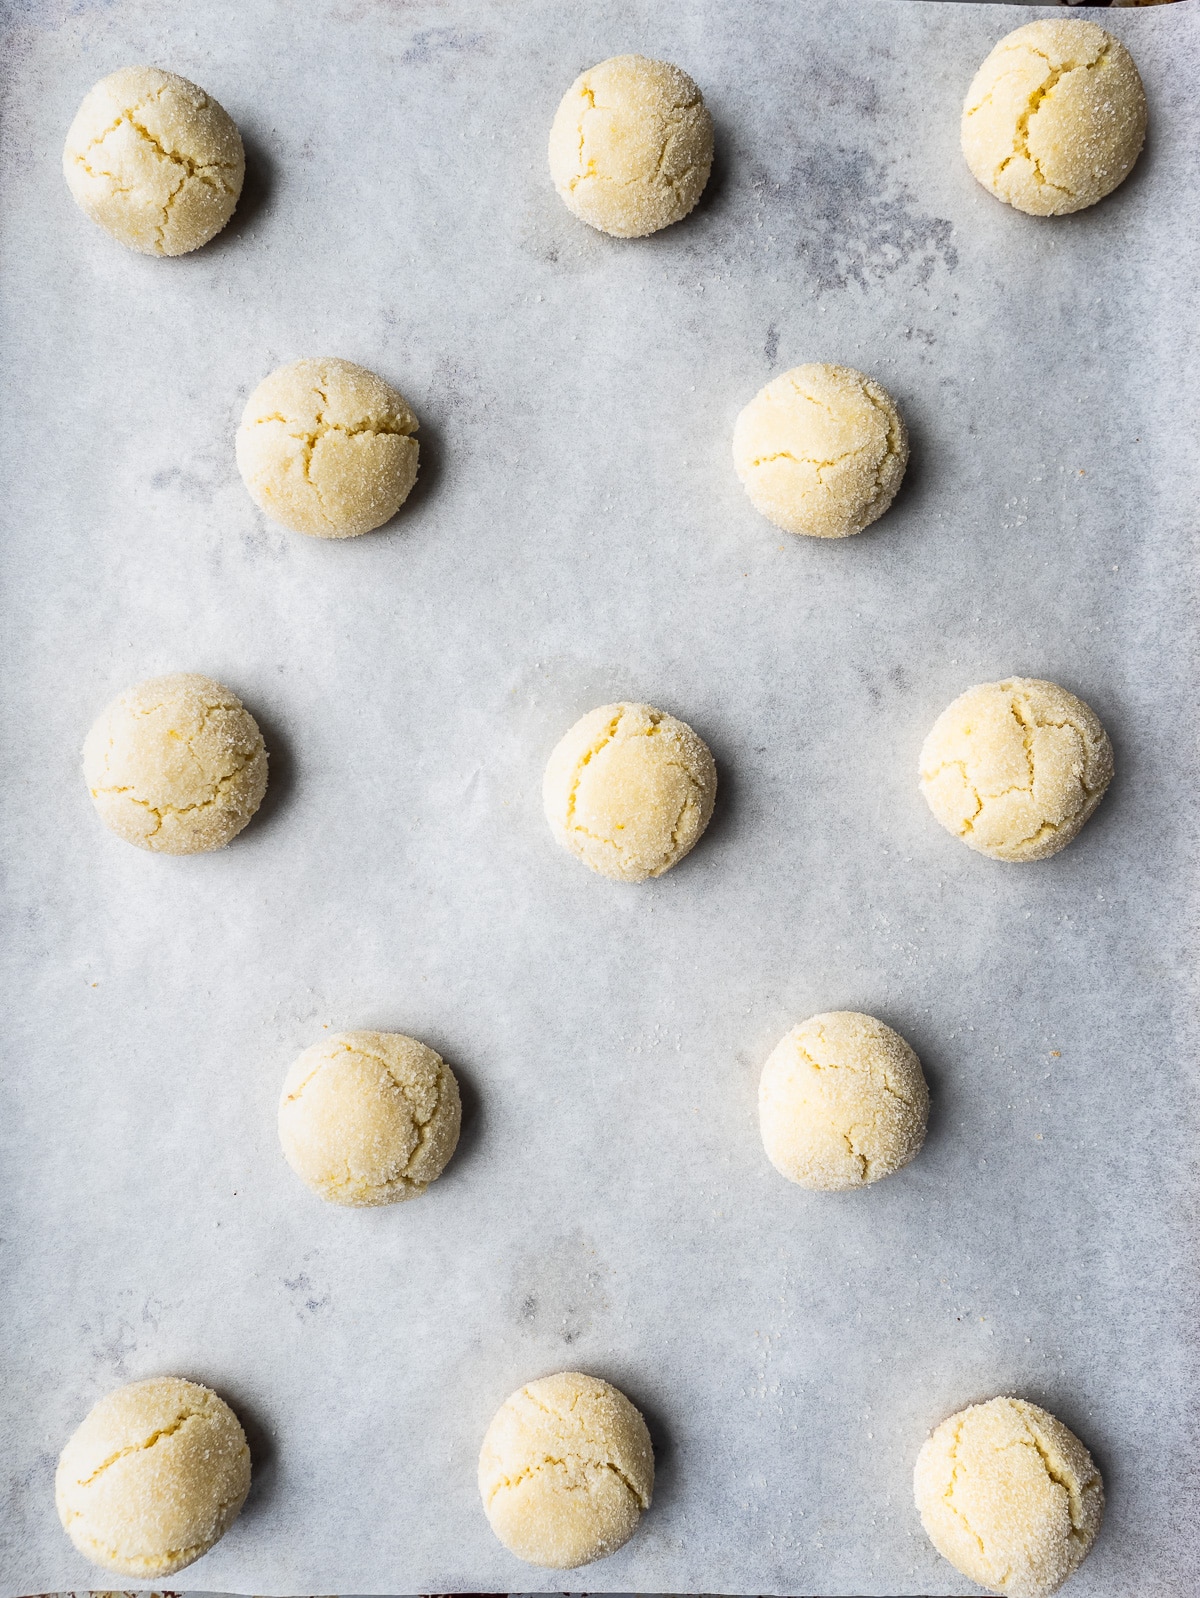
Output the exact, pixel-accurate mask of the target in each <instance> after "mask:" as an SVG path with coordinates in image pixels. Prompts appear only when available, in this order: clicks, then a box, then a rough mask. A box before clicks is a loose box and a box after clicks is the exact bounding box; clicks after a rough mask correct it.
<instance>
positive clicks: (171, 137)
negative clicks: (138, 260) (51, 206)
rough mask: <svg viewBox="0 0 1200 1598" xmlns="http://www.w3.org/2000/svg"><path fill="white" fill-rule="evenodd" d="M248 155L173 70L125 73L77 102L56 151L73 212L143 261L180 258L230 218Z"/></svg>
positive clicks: (204, 98) (218, 114) (222, 117)
mask: <svg viewBox="0 0 1200 1598" xmlns="http://www.w3.org/2000/svg"><path fill="white" fill-rule="evenodd" d="M245 172H246V157H245V153H244V151H243V149H242V136H241V134H240V133H239V132H238V130H237V124H236V123H235V122H234V120H233V118H232V117H231V116H230V115H229V113H228V112H227V111H225V110H223V109H222V108H221V107H220V106H219V105H218V104H217V102H216V101H215V100H214V99H213V98H212V97H211V95H208V94H206V93H205V92H204V90H203V89H200V88H197V87H196V85H195V84H194V83H189V82H188V80H187V79H186V78H181V77H179V76H177V74H176V73H174V72H163V71H161V70H160V69H159V68H158V67H122V69H121V70H120V71H119V72H114V73H112V74H111V75H110V76H109V77H107V78H102V79H101V80H100V82H99V83H98V84H96V86H95V88H94V89H91V90H89V92H88V93H87V94H86V95H85V96H84V100H83V104H82V105H81V106H80V107H79V110H78V111H77V112H76V114H75V120H74V122H72V124H71V128H70V131H69V132H68V134H67V143H66V147H65V148H64V150H63V174H64V176H65V177H66V180H67V187H68V188H69V189H70V191H71V194H72V196H73V198H74V200H75V202H76V204H77V205H78V206H79V207H80V209H81V210H83V211H85V212H86V213H87V215H88V216H90V217H91V219H92V221H93V222H98V223H99V224H100V226H101V227H102V228H104V229H105V230H106V231H107V232H108V233H111V234H112V236H113V238H114V239H117V240H118V241H119V242H120V243H122V244H127V245H128V246H129V248H130V249H131V250H139V251H141V253H142V254H143V255H186V254H187V253H188V251H189V250H197V249H199V248H200V246H201V245H202V244H207V243H208V241H209V239H211V238H212V237H213V236H214V235H215V234H217V233H219V232H220V231H221V229H222V228H223V227H224V226H225V224H226V222H228V221H229V218H230V217H231V216H232V215H233V212H234V207H235V206H236V205H237V202H238V196H239V195H240V194H241V192H242V179H243V177H244V176H245Z"/></svg>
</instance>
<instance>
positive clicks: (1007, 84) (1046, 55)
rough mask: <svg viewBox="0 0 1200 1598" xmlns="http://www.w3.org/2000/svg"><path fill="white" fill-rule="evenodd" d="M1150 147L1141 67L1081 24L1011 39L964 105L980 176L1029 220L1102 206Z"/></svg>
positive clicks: (1065, 22)
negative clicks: (1145, 144) (1143, 150)
mask: <svg viewBox="0 0 1200 1598" xmlns="http://www.w3.org/2000/svg"><path fill="white" fill-rule="evenodd" d="M1145 137H1146V94H1145V91H1144V89H1143V88H1142V80H1141V77H1140V76H1139V75H1138V69H1137V67H1136V66H1135V65H1134V62H1133V57H1132V56H1131V55H1130V54H1129V51H1128V50H1127V49H1126V48H1125V46H1124V45H1123V44H1122V43H1121V42H1120V40H1119V39H1114V38H1113V36H1112V34H1111V33H1107V32H1106V31H1105V30H1104V29H1103V28H1101V27H1099V26H1098V24H1096V23H1095V22H1088V21H1085V20H1084V19H1083V18H1081V17H1055V18H1053V19H1052V20H1049V21H1044V22H1029V23H1026V25H1025V26H1024V27H1023V28H1017V29H1016V30H1015V31H1014V32H1012V33H1010V34H1007V35H1006V36H1005V37H1004V38H1003V39H1001V40H1000V43H999V44H998V45H997V46H996V48H995V49H994V50H993V51H992V53H991V55H989V56H988V58H987V60H986V61H985V62H984V63H983V65H982V66H981V67H980V69H979V71H978V72H977V73H976V74H975V79H974V82H973V83H972V84H971V87H970V88H969V89H968V90H967V98H966V100H965V101H964V103H963V113H962V148H963V154H964V155H965V156H966V158H967V165H968V166H969V167H970V169H971V173H972V176H974V177H976V178H977V179H978V180H979V182H980V183H982V184H983V186H984V188H985V189H987V190H988V192H989V193H991V194H994V195H995V196H996V198H997V199H998V200H1005V201H1006V202H1007V203H1008V204H1009V205H1011V206H1014V207H1015V208H1016V209H1017V210H1018V211H1025V212H1027V213H1028V214H1029V215H1030V216H1065V215H1066V214H1068V213H1069V212H1071V211H1082V210H1083V209H1084V208H1085V207H1086V206H1089V205H1095V203H1096V201H1097V200H1102V199H1103V198H1104V196H1105V195H1106V194H1111V193H1112V191H1113V190H1114V189H1115V188H1116V187H1117V185H1118V183H1121V182H1123V181H1124V179H1125V178H1126V177H1128V175H1129V173H1130V171H1131V170H1132V168H1133V163H1134V162H1135V161H1136V160H1137V158H1138V154H1139V152H1140V151H1141V148H1142V143H1143V141H1144V139H1145Z"/></svg>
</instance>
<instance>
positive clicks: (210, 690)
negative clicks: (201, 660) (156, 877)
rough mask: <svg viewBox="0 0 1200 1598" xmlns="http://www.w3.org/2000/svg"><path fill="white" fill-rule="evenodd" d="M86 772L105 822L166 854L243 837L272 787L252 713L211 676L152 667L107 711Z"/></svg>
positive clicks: (87, 744) (86, 748)
mask: <svg viewBox="0 0 1200 1598" xmlns="http://www.w3.org/2000/svg"><path fill="white" fill-rule="evenodd" d="M83 775H84V779H85V781H86V782H87V785H88V790H89V792H90V793H91V796H92V800H93V802H94V804H95V806H96V809H97V810H98V811H99V812H100V816H101V819H102V820H103V822H104V824H105V826H106V827H109V828H111V830H112V831H113V832H115V833H116V834H117V836H118V837H119V838H124V839H125V841H126V843H135V844H137V846H138V847H139V848H140V849H153V850H156V851H158V852H159V853H161V854H200V853H202V852H203V851H205V850H209V849H220V848H222V847H223V846H224V845H225V844H227V843H228V842H229V840H230V839H231V838H235V837H236V836H237V835H238V833H239V832H241V830H242V828H243V827H244V826H245V825H246V823H247V822H248V821H249V820H250V818H251V816H253V814H254V812H255V811H256V810H257V809H258V807H259V805H260V804H261V803H262V797H263V794H264V793H265V792H266V790H267V751H266V749H265V748H264V747H263V739H262V733H261V732H259V730H258V724H257V723H256V722H255V720H254V717H253V716H252V715H251V714H250V712H249V711H248V710H247V709H246V708H245V706H244V705H243V704H242V702H241V700H240V699H239V698H238V697H237V695H236V694H233V693H230V691H229V689H228V688H223V687H222V686H221V684H220V683H219V682H214V681H213V680H212V678H211V677H202V676H199V675H198V674H197V673H194V672H177V673H175V674H174V675H172V676H169V677H151V678H149V679H148V680H147V681H146V682H141V683H138V685H137V686H136V687H135V688H130V689H128V690H127V691H126V692H125V693H123V694H121V695H120V696H119V697H118V698H117V699H114V700H113V702H112V704H110V705H108V706H107V707H106V708H105V709H104V710H103V711H101V713H100V715H99V717H98V718H97V720H96V722H95V724H94V726H93V727H92V729H91V731H90V732H89V733H88V735H87V738H86V740H85V741H84V745H83Z"/></svg>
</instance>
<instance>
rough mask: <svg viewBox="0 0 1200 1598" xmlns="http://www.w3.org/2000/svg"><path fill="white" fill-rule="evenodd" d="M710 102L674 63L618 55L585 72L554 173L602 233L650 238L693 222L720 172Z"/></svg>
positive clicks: (565, 120)
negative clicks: (713, 172)
mask: <svg viewBox="0 0 1200 1598" xmlns="http://www.w3.org/2000/svg"><path fill="white" fill-rule="evenodd" d="M712 159H713V125H712V117H711V116H709V114H708V107H707V106H706V105H705V103H704V96H703V95H702V94H701V93H700V90H699V89H698V88H697V87H696V85H695V84H694V83H693V82H692V80H691V78H689V77H688V75H687V73H686V72H681V71H680V69H679V68H678V67H674V66H672V65H671V64H670V62H669V61H651V60H649V59H648V58H647V57H646V56H641V55H618V56H613V57H612V58H611V59H610V60H608V61H601V62H600V64H599V66H595V67H592V68H591V70H590V71H588V72H584V73H582V74H581V75H580V76H579V77H578V78H576V79H575V82H574V83H573V84H572V85H571V87H570V88H569V89H568V90H567V92H566V94H564V95H563V97H562V100H561V102H560V104H559V107H558V111H557V112H556V113H555V117H554V124H553V126H552V127H551V129H550V175H551V177H552V178H553V179H554V186H555V188H556V189H557V190H558V192H559V194H560V195H561V196H562V198H563V200H564V202H565V203H566V205H567V206H568V207H569V209H570V210H572V211H574V213H575V215H576V216H577V217H579V218H580V219H581V220H582V221H584V222H587V223H589V224H590V225H591V226H592V227H594V228H599V229H600V231H601V232H602V233H612V234H614V235H615V236H616V237H617V238H620V239H637V238H643V237H644V236H645V235H646V234H647V233H657V232H658V230H659V228H664V227H669V226H670V225H671V223H672V222H678V221H680V220H681V219H682V218H683V217H685V216H687V214H688V212H689V211H690V210H691V209H692V207H693V206H694V205H695V203H696V201H697V200H698V199H699V198H700V196H701V194H702V193H703V192H704V185H705V184H706V183H707V182H708V174H709V173H710V171H711V170H712Z"/></svg>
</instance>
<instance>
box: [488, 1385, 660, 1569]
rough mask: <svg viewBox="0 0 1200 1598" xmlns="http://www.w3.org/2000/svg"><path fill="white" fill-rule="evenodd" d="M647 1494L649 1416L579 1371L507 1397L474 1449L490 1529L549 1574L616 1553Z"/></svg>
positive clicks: (651, 1486) (650, 1490)
mask: <svg viewBox="0 0 1200 1598" xmlns="http://www.w3.org/2000/svg"><path fill="white" fill-rule="evenodd" d="M653 1491H654V1450H653V1448H652V1447H651V1444H650V1433H649V1432H648V1431H647V1429H646V1422H645V1421H644V1420H643V1419H642V1417H641V1415H640V1414H639V1413H638V1411H637V1410H636V1409H635V1408H634V1406H633V1405H632V1404H631V1403H630V1402H629V1400H628V1399H627V1398H626V1397H625V1394H624V1393H622V1392H620V1391H619V1390H618V1389H617V1388H616V1387H613V1386H611V1385H610V1384H609V1383H608V1382H605V1381H601V1380H600V1379H599V1378H598V1377H595V1376H583V1375H581V1374H580V1373H579V1372H578V1371H564V1372H561V1373H560V1374H559V1375H557V1376H544V1377H542V1379H541V1380H540V1381H536V1382H530V1383H529V1385H528V1386H527V1387H522V1388H520V1389H519V1391H517V1392H515V1393H513V1394H512V1395H511V1396H510V1397H509V1398H507V1399H506V1400H505V1401H504V1403H503V1404H502V1405H501V1406H500V1408H499V1409H498V1410H497V1411H496V1414H495V1416H494V1417H493V1419H492V1423H491V1425H490V1426H489V1427H488V1429H487V1434H486V1435H485V1437H484V1439H483V1446H482V1448H481V1449H480V1451H479V1492H480V1495H481V1496H482V1498H483V1506H484V1509H485V1510H486V1512H487V1517H488V1520H489V1521H490V1522H491V1526H492V1530H493V1531H494V1532H495V1533H496V1536H497V1537H499V1539H500V1541H501V1542H502V1543H503V1544H504V1546H505V1547H506V1548H508V1549H509V1550H511V1552H512V1553H514V1554H516V1555H517V1557H518V1558H519V1559H524V1560H527V1561H528V1562H529V1563H530V1564H532V1565H542V1566H544V1567H546V1568H548V1569H551V1570H574V1569H576V1568H577V1567H578V1566H579V1565H586V1564H590V1563H591V1561H592V1560H593V1559H602V1558H604V1557H605V1556H606V1555H607V1554H613V1553H616V1551H617V1549H618V1548H620V1547H622V1546H623V1545H624V1544H625V1543H626V1542H628V1541H629V1539H630V1537H632V1536H633V1533H634V1531H635V1530H636V1528H637V1523H638V1521H639V1520H640V1519H641V1516H642V1512H643V1511H644V1510H646V1509H649V1507H650V1499H651V1496H652V1494H653Z"/></svg>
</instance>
